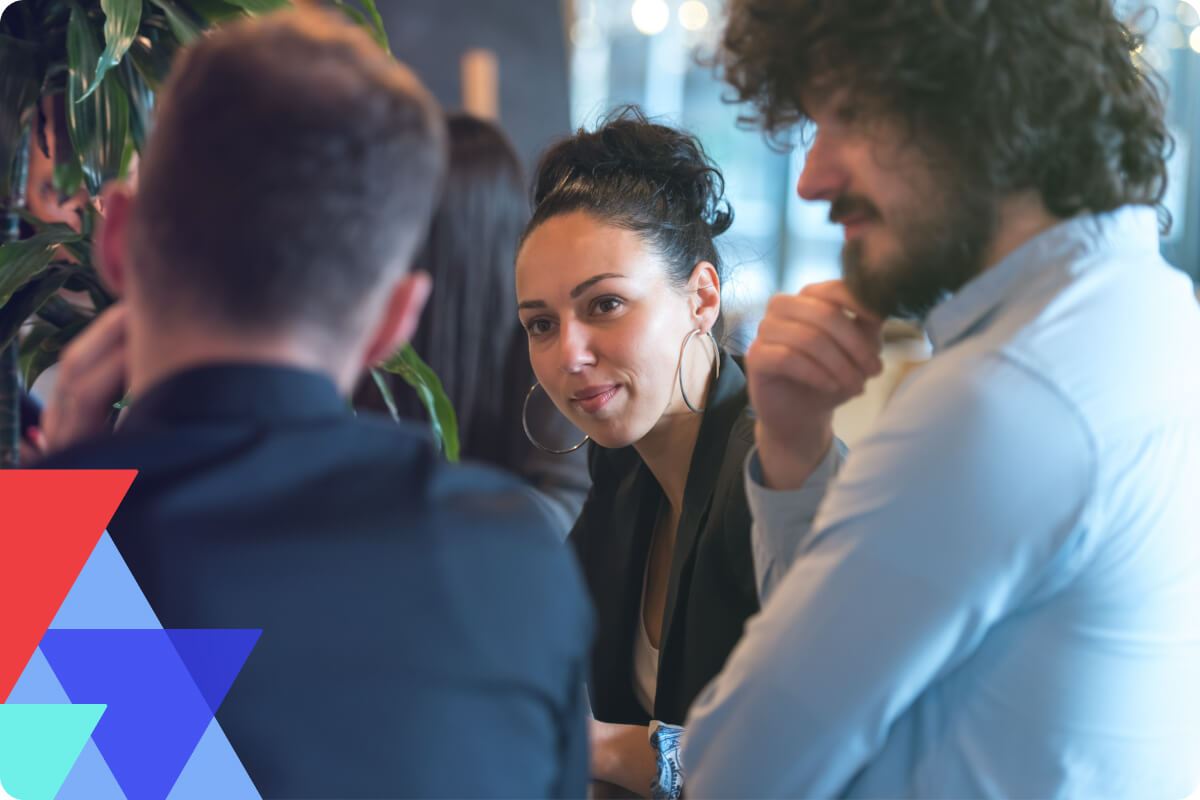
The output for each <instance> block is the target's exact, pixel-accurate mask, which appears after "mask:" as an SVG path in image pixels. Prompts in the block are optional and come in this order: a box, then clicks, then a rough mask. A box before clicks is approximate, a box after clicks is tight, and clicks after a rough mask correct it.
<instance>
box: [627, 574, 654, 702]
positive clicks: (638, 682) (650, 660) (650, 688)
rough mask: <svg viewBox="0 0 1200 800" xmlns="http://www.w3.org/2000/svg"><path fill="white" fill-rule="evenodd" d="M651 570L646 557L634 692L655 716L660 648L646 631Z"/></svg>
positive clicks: (635, 642) (636, 634) (635, 634)
mask: <svg viewBox="0 0 1200 800" xmlns="http://www.w3.org/2000/svg"><path fill="white" fill-rule="evenodd" d="M649 571H650V559H649V558H647V559H646V570H645V572H643V573H642V602H641V606H640V607H639V608H638V622H637V625H636V626H634V632H633V694H634V696H635V697H637V699H638V702H639V703H641V704H642V708H643V709H645V711H646V713H647V714H649V715H650V716H651V717H653V716H654V696H655V694H656V693H657V690H658V648H656V647H655V646H654V645H652V644H650V634H648V633H647V632H646V574H647V573H648V572H649Z"/></svg>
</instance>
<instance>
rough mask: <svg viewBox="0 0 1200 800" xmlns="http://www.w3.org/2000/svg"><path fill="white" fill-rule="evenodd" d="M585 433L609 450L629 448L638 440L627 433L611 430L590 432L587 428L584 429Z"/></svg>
mask: <svg viewBox="0 0 1200 800" xmlns="http://www.w3.org/2000/svg"><path fill="white" fill-rule="evenodd" d="M592 427H593V428H594V427H596V426H592ZM584 432H585V433H587V435H588V436H590V437H591V439H592V441H593V442H595V443H596V444H598V445H600V446H601V447H604V448H607V449H609V450H619V449H620V448H622V447H629V445H631V444H633V443H634V442H636V441H637V439H636V438H634V437H633V436H630V435H629V434H628V433H627V432H626V431H614V430H611V429H604V430H594V431H589V430H588V429H587V428H584Z"/></svg>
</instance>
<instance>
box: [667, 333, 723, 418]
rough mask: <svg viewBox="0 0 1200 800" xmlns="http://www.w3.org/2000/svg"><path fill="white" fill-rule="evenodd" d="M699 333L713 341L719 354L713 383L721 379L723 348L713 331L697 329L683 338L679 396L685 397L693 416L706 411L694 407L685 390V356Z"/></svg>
mask: <svg viewBox="0 0 1200 800" xmlns="http://www.w3.org/2000/svg"><path fill="white" fill-rule="evenodd" d="M698 333H702V334H704V335H705V336H707V337H708V338H709V341H711V342H712V345H713V352H714V353H716V354H717V374H716V375H714V376H713V381H714V382H715V381H716V380H717V378H720V377H721V348H719V347H718V346H717V338H716V337H715V336H713V335H712V331H702V330H700V329H699V328H696V329H695V330H693V331H692V332H691V333H689V334H688V335H687V336H685V337H683V346H682V347H680V348H679V369H678V370H676V371H677V372H678V373H679V394H681V395H682V396H683V402H684V405H686V406H687V407H688V408H689V409H690V410H691V412H692V413H693V414H703V413H704V409H703V408H696V407H695V406H694V405H692V401H691V400H689V399H688V396H687V390H686V389H684V388H683V356H684V354H685V353H687V348H688V345H689V344H691V343H692V338H693V337H694V336H695V335H696V334H698Z"/></svg>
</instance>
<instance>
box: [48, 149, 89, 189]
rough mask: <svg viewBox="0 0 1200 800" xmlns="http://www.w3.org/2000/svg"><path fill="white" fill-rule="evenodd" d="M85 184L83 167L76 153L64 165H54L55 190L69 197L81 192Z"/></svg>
mask: <svg viewBox="0 0 1200 800" xmlns="http://www.w3.org/2000/svg"><path fill="white" fill-rule="evenodd" d="M82 183H83V167H82V166H80V164H79V157H78V156H76V155H75V154H74V153H72V154H71V158H69V159H67V161H66V162H64V163H62V164H55V165H54V188H55V189H56V190H57V191H59V192H61V193H62V194H65V195H67V196H68V197H69V196H71V195H73V194H75V193H76V192H78V191H79V186H80V184H82Z"/></svg>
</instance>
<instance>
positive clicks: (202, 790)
mask: <svg viewBox="0 0 1200 800" xmlns="http://www.w3.org/2000/svg"><path fill="white" fill-rule="evenodd" d="M214 797H220V798H223V800H262V796H261V795H260V794H259V793H258V790H256V789H255V788H254V783H253V782H252V781H251V780H250V776H249V775H247V774H246V770H245V768H244V767H243V766H242V762H241V761H239V760H238V757H237V754H236V753H234V752H233V747H232V746H231V745H230V744H229V739H227V738H226V737H225V732H224V731H223V730H221V725H220V723H218V722H217V721H216V720H215V719H214V720H213V721H212V722H211V723H209V726H208V730H206V731H205V732H204V736H203V737H201V739H200V744H198V745H196V749H195V750H194V751H193V752H192V757H191V758H190V759H189V760H188V763H187V766H186V767H184V768H183V772H182V773H181V774H180V776H179V780H177V781H175V786H174V787H173V788H172V789H171V793H170V794H169V795H167V800H211V798H214Z"/></svg>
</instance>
